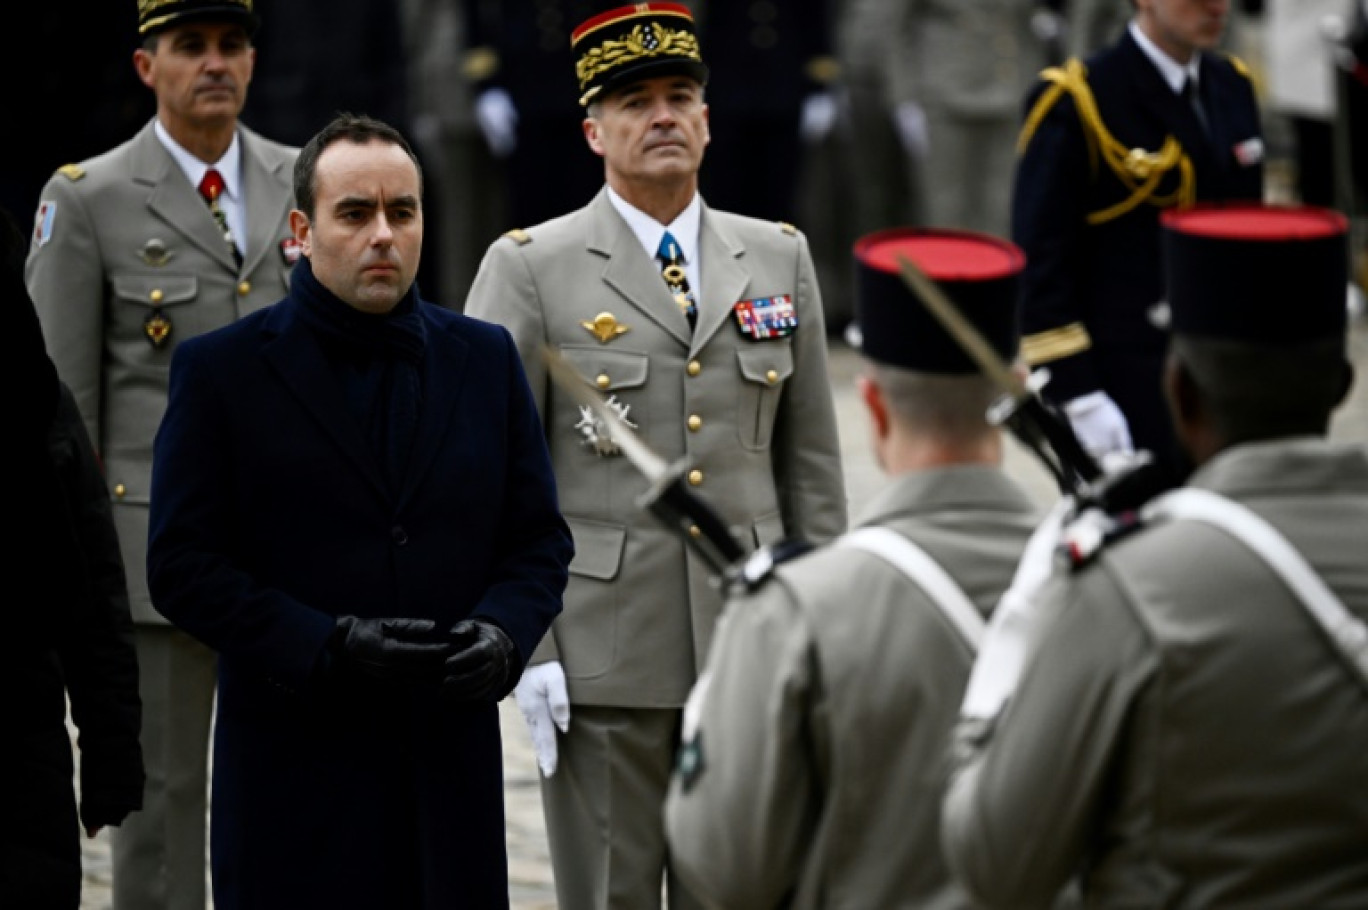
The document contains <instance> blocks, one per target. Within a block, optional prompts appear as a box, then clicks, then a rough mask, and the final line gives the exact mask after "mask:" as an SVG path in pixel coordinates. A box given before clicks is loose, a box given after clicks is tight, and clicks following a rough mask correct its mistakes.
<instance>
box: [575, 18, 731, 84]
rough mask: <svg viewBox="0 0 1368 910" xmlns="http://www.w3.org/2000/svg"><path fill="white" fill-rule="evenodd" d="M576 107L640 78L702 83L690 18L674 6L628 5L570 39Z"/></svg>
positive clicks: (700, 59)
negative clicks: (576, 82) (674, 78)
mask: <svg viewBox="0 0 1368 910" xmlns="http://www.w3.org/2000/svg"><path fill="white" fill-rule="evenodd" d="M570 49H571V51H572V52H573V53H574V56H575V77H576V79H578V80H579V91H580V104H582V105H586V106H587V105H589V104H590V103H591V102H592V101H593V100H594V99H596V98H600V97H602V96H603V95H604V94H605V93H607V92H610V91H612V90H613V89H615V88H620V87H622V86H624V85H627V84H629V83H632V82H636V81H639V80H641V79H652V78H654V77H656V76H672V75H676V74H682V75H685V76H688V77H690V78H691V79H694V80H695V81H697V82H698V83H699V84H700V85H704V84H706V83H707V81H708V68H707V67H706V66H705V65H704V64H703V55H702V53H701V52H700V50H699V47H698V34H697V32H696V31H695V30H694V20H693V14H692V13H690V12H689V8H688V7H687V6H684V5H682V4H679V3H633V4H632V5H631V6H620V7H618V8H617V9H612V10H609V11H608V12H606V13H600V14H599V15H597V16H594V17H593V18H592V19H588V20H586V21H585V22H583V23H582V24H581V25H580V26H579V27H578V28H576V29H575V31H574V32H573V33H572V34H571V35H570Z"/></svg>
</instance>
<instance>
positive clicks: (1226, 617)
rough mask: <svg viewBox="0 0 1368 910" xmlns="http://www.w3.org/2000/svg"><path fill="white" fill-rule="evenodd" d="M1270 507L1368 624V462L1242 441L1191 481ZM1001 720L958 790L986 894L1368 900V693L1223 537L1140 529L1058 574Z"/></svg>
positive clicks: (1355, 454) (1277, 584)
mask: <svg viewBox="0 0 1368 910" xmlns="http://www.w3.org/2000/svg"><path fill="white" fill-rule="evenodd" d="M1190 485H1191V486H1193V487H1197V488H1202V489H1208V490H1212V491H1214V492H1217V493H1220V494H1222V495H1224V496H1227V497H1229V498H1231V499H1233V500H1235V501H1237V502H1240V503H1242V504H1244V505H1245V506H1248V507H1249V508H1251V509H1253V510H1254V511H1255V512H1257V513H1258V514H1259V515H1260V516H1262V517H1263V518H1264V519H1266V520H1267V521H1269V522H1271V523H1272V524H1273V525H1274V526H1275V527H1276V528H1277V529H1278V530H1279V531H1280V532H1281V533H1282V534H1283V535H1284V536H1285V537H1286V538H1287V539H1288V541H1289V542H1290V543H1291V544H1292V545H1293V546H1294V547H1295V548H1296V549H1297V550H1298V551H1299V552H1300V553H1301V554H1302V556H1303V557H1305V558H1306V559H1307V560H1308V561H1309V562H1310V563H1311V565H1312V567H1313V568H1314V569H1315V570H1316V571H1317V572H1318V574H1319V575H1320V576H1321V578H1322V579H1323V580H1324V581H1325V583H1326V584H1327V585H1328V586H1329V587H1330V589H1331V590H1332V591H1334V592H1335V594H1336V595H1337V596H1338V597H1339V598H1340V599H1341V600H1342V601H1343V602H1344V603H1345V605H1346V606H1347V607H1348V608H1349V609H1350V610H1351V611H1352V612H1353V613H1354V614H1356V615H1357V616H1359V617H1360V618H1363V617H1368V568H1365V565H1364V561H1363V548H1362V540H1361V539H1360V535H1359V534H1358V533H1356V532H1355V531H1351V530H1350V529H1359V528H1363V527H1366V526H1368V455H1365V453H1364V452H1363V450H1362V449H1361V447H1347V446H1341V445H1338V444H1333V443H1329V442H1325V441H1321V440H1312V439H1300V440H1287V441H1281V442H1271V443H1259V444H1249V445H1244V446H1239V447H1236V448H1233V449H1230V450H1228V451H1226V452H1224V453H1222V454H1221V455H1219V456H1217V457H1216V458H1215V459H1213V460H1212V461H1211V462H1209V463H1208V464H1207V465H1205V466H1204V467H1203V468H1202V469H1200V470H1199V471H1198V472H1197V473H1196V474H1195V475H1194V476H1193V478H1192V481H1191V484H1190ZM1051 594H1052V596H1051V597H1050V600H1049V603H1050V605H1051V606H1052V607H1055V608H1057V609H1059V610H1060V611H1061V612H1060V613H1059V615H1058V616H1057V617H1056V618H1055V619H1054V621H1053V622H1052V623H1051V624H1050V625H1048V626H1047V627H1046V629H1045V630H1044V632H1043V633H1042V636H1041V639H1040V642H1039V644H1038V649H1037V651H1036V652H1035V654H1034V656H1033V658H1032V659H1031V660H1030V662H1029V664H1028V666H1027V667H1026V670H1025V673H1024V674H1023V677H1022V679H1021V682H1020V685H1019V688H1018V689H1017V691H1016V692H1015V693H1014V695H1013V698H1012V700H1011V702H1010V703H1009V704H1008V706H1007V708H1006V710H1005V712H1004V714H1003V716H1002V717H1001V718H1000V720H999V722H998V724H997V727H996V730H995V731H993V732H992V733H991V736H990V738H989V739H988V741H987V743H986V745H984V746H982V747H981V748H974V747H972V746H969V747H967V751H966V758H965V764H964V765H963V767H962V770H961V771H960V772H959V773H958V774H957V776H956V777H955V778H954V779H953V781H952V784H951V788H950V790H949V793H948V795H947V799H946V804H945V818H944V838H945V848H946V851H947V858H948V859H949V860H950V863H951V868H952V869H954V870H955V872H956V874H957V875H958V876H959V877H960V878H961V880H962V881H963V882H964V883H965V884H966V885H967V886H968V887H969V889H970V891H971V892H972V893H973V894H974V895H976V896H977V897H979V898H981V899H982V901H983V902H984V903H985V904H986V905H989V906H996V907H1012V908H1018V907H1030V906H1040V905H1044V904H1046V903H1047V902H1048V900H1049V899H1050V897H1051V896H1052V895H1053V894H1054V892H1055V890H1056V888H1057V887H1058V886H1059V885H1060V883H1061V882H1063V881H1064V880H1065V878H1066V877H1068V876H1070V875H1072V874H1075V873H1080V872H1081V873H1082V874H1083V876H1082V880H1081V886H1082V893H1083V897H1084V899H1085V903H1086V905H1087V906H1097V907H1138V906H1146V907H1155V906H1163V907H1174V908H1184V907H1215V906H1222V907H1235V906H1238V907H1254V906H1257V907H1358V906H1364V905H1365V903H1368V851H1365V850H1364V844H1368V790H1365V788H1364V786H1363V783H1364V781H1365V780H1368V694H1365V692H1364V689H1363V686H1362V684H1361V683H1360V682H1359V681H1358V680H1357V679H1356V678H1355V677H1353V676H1352V675H1351V674H1350V671H1349V670H1348V668H1347V667H1346V666H1345V664H1344V663H1343V662H1342V661H1340V660H1339V659H1337V658H1336V656H1335V655H1334V653H1333V652H1332V651H1331V648H1330V645H1329V643H1328V642H1327V641H1326V640H1325V638H1324V636H1323V634H1322V632H1321V631H1320V629H1319V627H1318V626H1316V624H1315V622H1314V620H1313V619H1312V618H1311V617H1310V616H1309V615H1308V614H1307V613H1306V612H1305V610H1304V608H1303V607H1302V606H1301V605H1300V603H1299V602H1298V601H1297V600H1296V599H1295V598H1294V596H1293V595H1292V594H1291V592H1290V591H1289V590H1288V589H1287V587H1286V586H1285V585H1284V584H1283V583H1282V582H1281V580H1280V579H1279V578H1278V576H1277V575H1275V574H1274V571H1273V570H1272V569H1271V568H1269V567H1268V566H1267V565H1266V564H1265V563H1264V562H1263V561H1262V560H1261V559H1260V558H1259V557H1258V556H1256V555H1255V554H1254V553H1253V552H1252V551H1250V550H1249V549H1247V548H1246V547H1245V546H1244V545H1243V544H1241V543H1240V542H1238V541H1236V540H1234V539H1233V538H1231V537H1230V536H1229V535H1227V534H1226V533H1225V532H1223V531H1221V530H1219V529H1217V528H1215V527H1213V526H1210V525H1207V524H1203V523H1199V522H1193V521H1175V522H1172V523H1166V524H1163V525H1161V526H1159V527H1155V528H1153V529H1146V530H1142V531H1140V532H1139V533H1136V534H1134V535H1133V536H1130V537H1127V538H1125V539H1123V540H1121V541H1119V542H1118V543H1116V544H1114V545H1113V546H1112V547H1110V548H1109V549H1107V550H1105V551H1104V552H1103V553H1102V554H1101V556H1100V557H1099V558H1098V560H1097V561H1096V562H1095V563H1093V564H1091V565H1089V566H1088V567H1086V568H1085V569H1083V570H1082V571H1080V572H1078V573H1076V574H1075V575H1073V576H1072V577H1071V578H1069V579H1067V580H1066V581H1065V583H1063V584H1061V585H1059V586H1057V587H1055V588H1052V589H1051Z"/></svg>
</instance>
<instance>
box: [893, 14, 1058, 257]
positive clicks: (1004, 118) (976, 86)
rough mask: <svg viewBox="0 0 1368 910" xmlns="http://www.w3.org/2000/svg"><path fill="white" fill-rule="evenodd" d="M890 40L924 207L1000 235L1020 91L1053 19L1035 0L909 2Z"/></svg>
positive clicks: (1038, 61)
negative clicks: (894, 38) (892, 38)
mask: <svg viewBox="0 0 1368 910" xmlns="http://www.w3.org/2000/svg"><path fill="white" fill-rule="evenodd" d="M900 8H901V12H900V13H899V15H898V21H897V22H895V23H894V25H893V27H894V29H895V33H896V35H897V40H895V41H891V42H889V44H888V46H887V49H886V51H887V54H888V55H889V56H888V63H887V66H888V71H889V89H888V91H889V96H890V102H891V104H892V110H893V116H894V120H895V122H896V124H897V127H898V133H899V136H900V137H901V139H902V142H903V147H904V150H905V151H906V153H907V161H908V167H909V168H910V169H911V171H912V172H913V173H914V174H916V175H917V176H916V177H915V178H914V185H916V186H917V187H918V188H920V189H922V190H923V191H924V193H925V197H926V201H925V206H924V210H923V211H924V215H925V217H926V220H927V224H930V225H933V226H935V227H948V228H963V229H967V230H975V231H985V232H987V233H990V234H997V235H999V236H1006V235H1007V234H1008V232H1009V231H1010V227H1011V225H1010V214H1011V199H1012V173H1013V168H1014V165H1015V155H1016V151H1015V148H1016V146H1015V143H1016V132H1017V123H1018V117H1019V113H1020V107H1021V99H1022V96H1023V95H1024V94H1025V93H1026V91H1027V89H1029V88H1030V86H1031V84H1032V82H1033V81H1034V80H1035V77H1036V74H1037V73H1038V72H1039V71H1040V70H1041V69H1042V68H1043V67H1044V66H1045V64H1046V63H1047V57H1046V44H1045V40H1044V38H1045V37H1046V36H1045V34H1044V31H1045V30H1046V29H1047V28H1049V27H1058V19H1057V17H1055V16H1053V14H1052V13H1051V12H1050V11H1049V10H1048V9H1047V8H1045V5H1044V4H1043V3H1038V2H1036V0H907V2H905V3H902V4H900Z"/></svg>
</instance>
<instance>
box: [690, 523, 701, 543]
mask: <svg viewBox="0 0 1368 910" xmlns="http://www.w3.org/2000/svg"><path fill="white" fill-rule="evenodd" d="M689 536H690V537H692V538H694V539H695V540H697V539H698V538H700V537H702V536H703V532H702V531H701V530H699V528H698V525H689Z"/></svg>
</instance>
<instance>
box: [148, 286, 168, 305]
mask: <svg viewBox="0 0 1368 910" xmlns="http://www.w3.org/2000/svg"><path fill="white" fill-rule="evenodd" d="M165 296H166V295H165V294H163V293H162V292H161V288H158V289H157V290H155V291H153V292H152V293H150V294H148V295H147V299H148V300H150V301H152V302H153V303H161V302H162V298H163V297H165Z"/></svg>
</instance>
